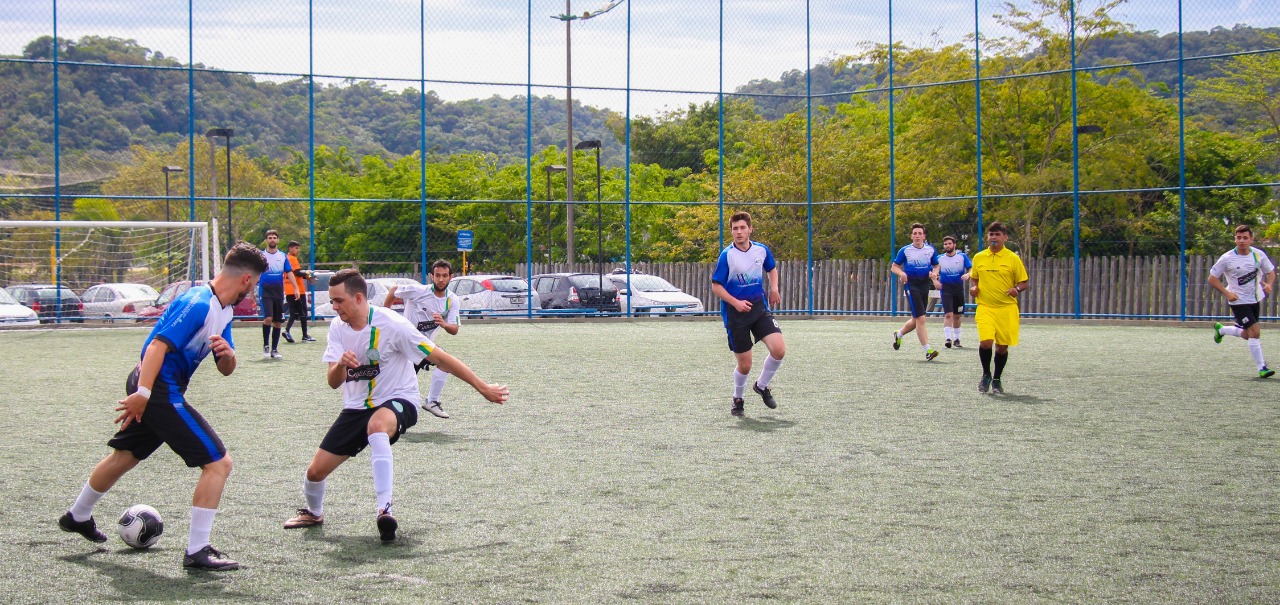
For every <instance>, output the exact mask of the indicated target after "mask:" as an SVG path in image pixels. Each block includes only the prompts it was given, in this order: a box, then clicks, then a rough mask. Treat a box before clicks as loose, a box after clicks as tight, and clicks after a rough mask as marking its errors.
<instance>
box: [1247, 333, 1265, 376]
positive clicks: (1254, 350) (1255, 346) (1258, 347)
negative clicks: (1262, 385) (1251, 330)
mask: <svg viewBox="0 0 1280 605" xmlns="http://www.w3.org/2000/svg"><path fill="white" fill-rule="evenodd" d="M1249 354H1250V355H1253V362H1254V363H1256V364H1258V369H1259V370H1261V369H1262V368H1265V367H1267V360H1266V359H1264V358H1263V357H1262V341H1261V340H1258V339H1257V338H1250V339H1249Z"/></svg>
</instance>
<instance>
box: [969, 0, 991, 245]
mask: <svg viewBox="0 0 1280 605" xmlns="http://www.w3.org/2000/svg"><path fill="white" fill-rule="evenodd" d="M978 2H979V0H973V123H974V139H975V141H976V142H977V153H978V162H977V163H978V172H977V185H978V188H977V194H978V250H979V251H981V250H983V249H984V248H986V240H984V239H983V238H982V235H983V233H984V232H985V228H986V223H983V222H982V30H981V29H979V26H978V14H979V13H978ZM965 252H966V253H967V252H968V250H966V251H965Z"/></svg>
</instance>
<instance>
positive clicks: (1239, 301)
mask: <svg viewBox="0 0 1280 605" xmlns="http://www.w3.org/2000/svg"><path fill="white" fill-rule="evenodd" d="M1235 240H1236V247H1235V248H1232V249H1231V250H1228V251H1227V252H1226V253H1224V254H1223V255H1222V256H1220V257H1218V262H1216V263H1214V264H1213V268H1211V269H1209V285H1210V286H1213V289H1215V290H1217V291H1219V292H1221V293H1222V296H1223V297H1225V298H1226V299H1227V304H1229V305H1231V314H1232V315H1234V316H1235V319H1236V325H1234V326H1223V325H1222V324H1220V323H1218V324H1213V342H1222V337H1223V336H1238V337H1240V338H1243V339H1245V340H1247V341H1249V353H1250V354H1251V355H1253V361H1254V363H1256V364H1257V365H1258V376H1259V377H1260V378H1271V377H1272V376H1275V373H1276V372H1275V370H1272V369H1270V368H1268V367H1267V360H1266V358H1265V357H1263V355H1262V340H1261V337H1262V328H1261V326H1260V325H1259V324H1258V316H1259V315H1261V312H1262V301H1263V299H1265V298H1266V297H1267V296H1270V295H1271V288H1272V286H1274V285H1275V281H1276V266H1275V265H1274V264H1272V262H1271V259H1269V258H1267V253H1265V252H1263V251H1262V250H1259V249H1257V248H1254V247H1253V229H1252V228H1250V227H1249V226H1248V225H1240V226H1238V227H1236V232H1235ZM1224 280H1225V283H1224Z"/></svg>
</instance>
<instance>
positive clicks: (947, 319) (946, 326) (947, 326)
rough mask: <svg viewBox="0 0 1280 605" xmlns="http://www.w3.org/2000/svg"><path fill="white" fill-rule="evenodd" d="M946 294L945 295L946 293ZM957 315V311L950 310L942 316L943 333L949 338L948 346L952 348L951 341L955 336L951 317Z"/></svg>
mask: <svg viewBox="0 0 1280 605" xmlns="http://www.w3.org/2000/svg"><path fill="white" fill-rule="evenodd" d="M944 296H945V294H944ZM955 316H956V314H955V313H952V312H950V311H948V312H947V313H945V314H943V316H942V335H943V336H944V337H945V338H946V339H947V348H948V349H950V348H951V341H952V340H954V338H953V337H952V335H951V319H952V318H953V317H955Z"/></svg>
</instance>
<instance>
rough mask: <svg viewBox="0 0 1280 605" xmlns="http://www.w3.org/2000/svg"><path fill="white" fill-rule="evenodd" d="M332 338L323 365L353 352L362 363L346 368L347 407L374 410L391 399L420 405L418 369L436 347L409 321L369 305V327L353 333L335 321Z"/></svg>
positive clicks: (344, 399) (331, 326) (344, 403)
mask: <svg viewBox="0 0 1280 605" xmlns="http://www.w3.org/2000/svg"><path fill="white" fill-rule="evenodd" d="M328 338H329V343H328V345H327V346H326V347H325V350H324V361H326V362H328V363H334V362H337V361H341V360H342V354H343V353H345V352H346V351H351V352H352V353H354V354H355V356H356V359H357V360H359V361H360V364H361V365H360V367H358V368H347V380H346V382H345V383H343V385H342V407H343V408H345V409H349V410H362V409H372V408H376V407H378V406H379V405H382V404H383V403H385V402H386V401H387V400H390V399H404V400H405V401H408V402H410V403H412V404H414V405H418V404H419V401H420V400H421V398H422V394H421V392H420V391H418V376H417V374H416V373H415V372H414V370H413V366H414V364H417V363H418V362H420V361H422V360H423V359H425V358H426V357H427V356H428V355H430V354H431V351H432V350H434V349H435V348H436V345H435V343H433V342H431V340H430V339H429V338H427V337H425V336H423V335H422V333H421V332H418V330H417V329H415V328H414V326H413V324H411V323H409V320H407V319H405V318H404V317H401V316H400V314H399V313H396V312H395V311H391V310H389V309H386V308H384V307H374V306H370V307H369V322H368V323H367V324H366V325H365V327H364V329H363V330H359V331H357V330H352V329H351V326H350V324H348V323H347V322H345V321H342V320H341V319H339V318H337V317H334V318H333V321H332V322H331V323H330V324H329V336H328Z"/></svg>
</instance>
